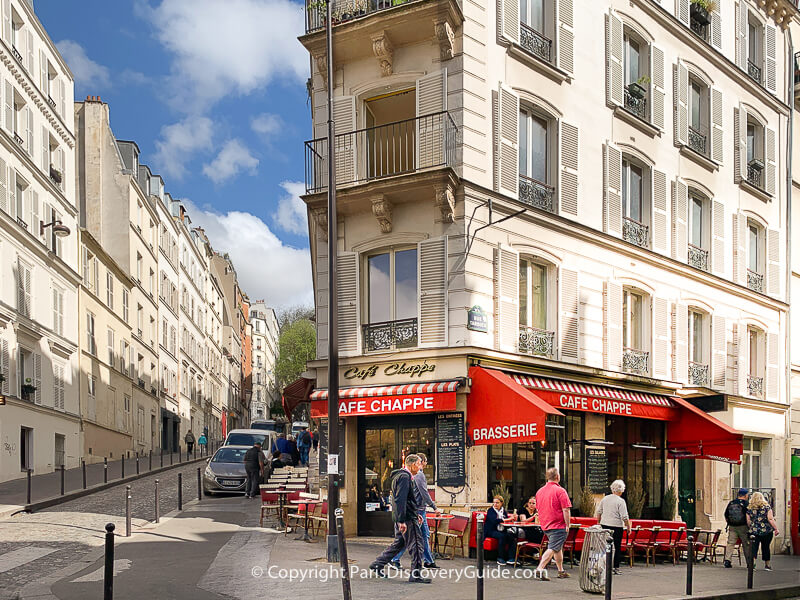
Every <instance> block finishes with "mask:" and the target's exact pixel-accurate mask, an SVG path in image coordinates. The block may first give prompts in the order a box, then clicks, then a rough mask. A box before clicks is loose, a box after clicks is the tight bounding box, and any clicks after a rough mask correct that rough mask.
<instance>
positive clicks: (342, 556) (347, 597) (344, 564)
mask: <svg viewBox="0 0 800 600" xmlns="http://www.w3.org/2000/svg"><path fill="white" fill-rule="evenodd" d="M336 533H337V535H336V537H337V539H338V541H339V565H340V566H341V568H342V599H343V600H352V599H353V595H352V593H351V592H350V564H349V562H348V560H347V541H346V540H345V537H344V511H343V510H342V509H341V508H337V509H336Z"/></svg>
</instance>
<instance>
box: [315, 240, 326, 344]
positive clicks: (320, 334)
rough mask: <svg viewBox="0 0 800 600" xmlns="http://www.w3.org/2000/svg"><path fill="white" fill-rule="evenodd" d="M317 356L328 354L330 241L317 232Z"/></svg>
mask: <svg viewBox="0 0 800 600" xmlns="http://www.w3.org/2000/svg"><path fill="white" fill-rule="evenodd" d="M316 242H317V243H316V247H317V269H316V272H317V285H316V286H315V291H316V294H317V302H316V304H317V357H318V358H327V356H328V333H329V332H328V242H327V239H325V238H323V237H322V235H321V234H320V232H317V238H316Z"/></svg>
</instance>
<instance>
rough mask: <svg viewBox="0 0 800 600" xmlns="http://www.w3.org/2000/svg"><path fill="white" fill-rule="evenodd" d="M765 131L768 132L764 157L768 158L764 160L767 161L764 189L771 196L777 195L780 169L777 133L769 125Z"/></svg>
mask: <svg viewBox="0 0 800 600" xmlns="http://www.w3.org/2000/svg"><path fill="white" fill-rule="evenodd" d="M764 133H765V134H766V135H765V140H764V155H765V156H764V157H765V158H766V160H765V161H764V162H765V163H766V171H767V172H766V176H767V181H766V186H765V188H764V189H765V190H766V192H767V193H768V194H769V195H770V196H775V195H776V194H775V192H776V191H777V190H776V185H777V180H776V173H777V170H778V169H777V164H776V157H777V151H776V150H777V149H776V144H777V142H776V139H777V136H776V135H775V130H774V129H770V128H769V127H766V128H765V129H764Z"/></svg>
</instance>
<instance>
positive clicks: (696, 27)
mask: <svg viewBox="0 0 800 600" xmlns="http://www.w3.org/2000/svg"><path fill="white" fill-rule="evenodd" d="M689 29H691V30H692V31H693V32H694V33H695V35H697V37H699V38H700V39H701V40H703V41H706V42H707V41H709V39H708V32H709V28H708V25H706V24H704V23H701V22H700V21H698V20H697V19H693V18H690V20H689Z"/></svg>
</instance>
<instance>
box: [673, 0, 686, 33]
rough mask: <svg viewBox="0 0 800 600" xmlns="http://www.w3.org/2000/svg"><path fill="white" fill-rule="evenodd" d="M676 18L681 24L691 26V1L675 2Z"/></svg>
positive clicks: (679, 0)
mask: <svg viewBox="0 0 800 600" xmlns="http://www.w3.org/2000/svg"><path fill="white" fill-rule="evenodd" d="M675 16H676V17H678V20H679V21H680V22H681V23H683V24H684V25H686V26H687V27H688V26H689V0H675Z"/></svg>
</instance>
